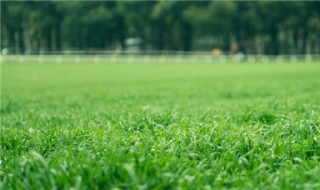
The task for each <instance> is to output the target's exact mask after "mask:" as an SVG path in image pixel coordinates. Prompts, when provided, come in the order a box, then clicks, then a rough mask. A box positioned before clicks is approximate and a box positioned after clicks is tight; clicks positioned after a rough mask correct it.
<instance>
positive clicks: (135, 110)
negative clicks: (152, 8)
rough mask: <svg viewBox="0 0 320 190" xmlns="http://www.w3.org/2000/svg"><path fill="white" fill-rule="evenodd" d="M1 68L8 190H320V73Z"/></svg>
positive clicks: (255, 67)
mask: <svg viewBox="0 0 320 190" xmlns="http://www.w3.org/2000/svg"><path fill="white" fill-rule="evenodd" d="M1 67H2V68H1V87H2V89H1V92H2V94H1V134H0V137H1V162H0V180H1V186H0V189H320V180H319V179H320V109H319V108H320V107H319V106H320V64H317V63H312V64H307V63H295V64H275V63H270V64H202V63H199V64H195V63H188V64H179V63H169V62H168V63H164V64H159V63H150V64H144V63H134V64H124V63H123V64H122V63H120V64H108V63H103V64H102V63H101V64H90V63H80V64H74V63H65V62H64V63H63V64H50V63H48V64H38V63H25V64H18V63H17V64H15V63H3V64H2V65H1Z"/></svg>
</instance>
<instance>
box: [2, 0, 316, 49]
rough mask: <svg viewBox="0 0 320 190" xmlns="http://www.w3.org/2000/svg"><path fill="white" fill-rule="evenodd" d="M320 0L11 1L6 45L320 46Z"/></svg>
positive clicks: (5, 10) (5, 17) (5, 14)
mask: <svg viewBox="0 0 320 190" xmlns="http://www.w3.org/2000/svg"><path fill="white" fill-rule="evenodd" d="M319 10H320V2H319V1H308V2H307V1H300V2H299V1H293V2H288V1H285V2H284V1H281V2H275V1H271V2H268V1H255V2H242V1H241V2H239V1H201V2H197V1H193V2H191V1H70V2H67V1H19V2H17V1H3V2H1V21H2V22H1V39H2V40H1V49H4V48H6V49H8V50H9V52H10V53H39V52H40V51H65V50H80V49H81V50H125V49H126V46H127V43H126V40H127V39H130V38H134V39H140V40H141V43H140V45H141V48H142V49H144V50H176V51H190V50H206V51H207V50H210V51H211V50H213V49H219V50H222V51H224V52H229V51H230V47H231V46H232V45H234V44H237V45H238V46H239V50H240V51H242V52H244V53H247V54H251V53H252V54H272V55H277V54H305V53H319V52H320V47H319V46H320V45H319V44H320V11H319Z"/></svg>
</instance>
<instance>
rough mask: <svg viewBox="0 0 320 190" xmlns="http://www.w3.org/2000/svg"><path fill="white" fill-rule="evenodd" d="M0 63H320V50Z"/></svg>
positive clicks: (14, 58)
mask: <svg viewBox="0 0 320 190" xmlns="http://www.w3.org/2000/svg"><path fill="white" fill-rule="evenodd" d="M0 62H1V63H29V62H33V63H57V64H59V63H66V62H68V63H138V62H141V63H185V62H194V63H233V62H234V63H268V62H270V63H294V62H315V63H320V54H310V55H277V56H271V55H240V56H239V55H219V56H217V55H212V54H211V53H210V52H209V53H206V54H205V53H201V54H200V53H198V54H195V53H181V54H149V55H142V54H97V55H87V54H74V55H0Z"/></svg>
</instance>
